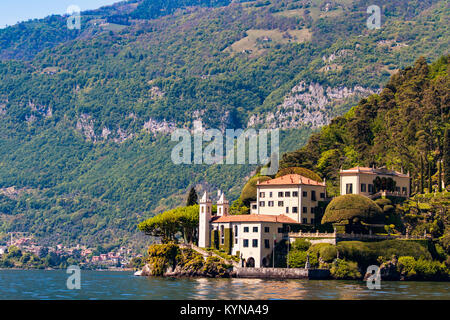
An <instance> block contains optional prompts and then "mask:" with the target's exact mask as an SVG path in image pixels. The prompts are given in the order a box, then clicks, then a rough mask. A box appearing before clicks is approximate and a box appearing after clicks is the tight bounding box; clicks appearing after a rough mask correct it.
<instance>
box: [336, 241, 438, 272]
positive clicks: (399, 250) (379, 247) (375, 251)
mask: <svg viewBox="0 0 450 320" xmlns="http://www.w3.org/2000/svg"><path fill="white" fill-rule="evenodd" d="M336 247H337V250H338V251H339V257H340V258H345V259H347V260H351V261H356V262H358V264H359V266H361V267H363V268H365V267H367V266H369V265H371V264H379V263H380V259H381V260H382V262H384V261H387V260H389V259H391V258H392V256H393V255H396V256H397V257H402V256H412V257H414V258H415V259H420V258H422V259H424V260H431V259H432V257H431V254H430V252H429V251H428V249H427V248H426V247H425V246H423V245H421V244H419V243H417V242H414V241H408V240H385V241H380V242H361V241H343V242H340V243H338V245H337V246H336ZM379 258H380V259H379Z"/></svg>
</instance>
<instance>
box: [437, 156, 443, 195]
mask: <svg viewBox="0 0 450 320" xmlns="http://www.w3.org/2000/svg"><path fill="white" fill-rule="evenodd" d="M438 175H439V178H438V191H439V192H442V161H441V160H439V173H438Z"/></svg>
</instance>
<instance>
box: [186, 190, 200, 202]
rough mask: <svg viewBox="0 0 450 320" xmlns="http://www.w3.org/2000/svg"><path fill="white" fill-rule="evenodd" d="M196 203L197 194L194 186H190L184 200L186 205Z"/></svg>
mask: <svg viewBox="0 0 450 320" xmlns="http://www.w3.org/2000/svg"><path fill="white" fill-rule="evenodd" d="M196 204H198V196H197V192H196V191H195V188H194V187H191V189H190V190H189V194H188V198H187V201H186V206H187V207H189V206H194V205H196Z"/></svg>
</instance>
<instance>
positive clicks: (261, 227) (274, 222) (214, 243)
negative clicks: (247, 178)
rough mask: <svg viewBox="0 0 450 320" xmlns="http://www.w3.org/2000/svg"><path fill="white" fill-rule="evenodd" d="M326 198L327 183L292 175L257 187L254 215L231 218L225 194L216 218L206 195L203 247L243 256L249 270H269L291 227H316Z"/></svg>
mask: <svg viewBox="0 0 450 320" xmlns="http://www.w3.org/2000/svg"><path fill="white" fill-rule="evenodd" d="M325 197H326V187H325V183H322V182H317V181H314V180H311V179H309V178H305V177H303V176H300V175H298V174H289V175H285V176H282V177H279V178H276V179H272V180H269V181H264V182H261V183H258V184H257V201H256V202H255V203H252V207H251V211H250V214H248V215H229V202H228V201H227V200H226V198H225V195H224V194H223V193H222V194H221V195H220V198H219V200H218V202H217V214H215V215H213V214H212V201H211V199H210V198H209V196H208V193H207V192H205V194H204V195H203V197H202V198H201V199H200V202H199V205H200V209H199V210H200V221H199V247H202V248H210V247H219V248H223V249H225V251H227V252H228V253H229V254H232V255H239V256H240V257H241V259H242V260H244V261H245V265H246V266H248V267H257V268H259V267H267V266H269V265H271V260H270V259H271V257H272V253H273V250H274V246H275V245H276V243H277V242H279V241H281V240H282V239H285V238H286V237H287V232H288V231H289V230H290V227H289V226H292V225H296V224H297V225H298V224H313V223H314V213H315V210H316V208H318V202H319V200H321V199H322V200H324V199H325Z"/></svg>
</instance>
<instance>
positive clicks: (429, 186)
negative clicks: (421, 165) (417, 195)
mask: <svg viewBox="0 0 450 320" xmlns="http://www.w3.org/2000/svg"><path fill="white" fill-rule="evenodd" d="M432 189H433V184H432V182H431V161H428V193H431V192H433V190H432Z"/></svg>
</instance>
